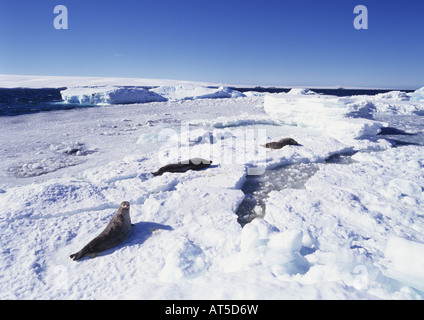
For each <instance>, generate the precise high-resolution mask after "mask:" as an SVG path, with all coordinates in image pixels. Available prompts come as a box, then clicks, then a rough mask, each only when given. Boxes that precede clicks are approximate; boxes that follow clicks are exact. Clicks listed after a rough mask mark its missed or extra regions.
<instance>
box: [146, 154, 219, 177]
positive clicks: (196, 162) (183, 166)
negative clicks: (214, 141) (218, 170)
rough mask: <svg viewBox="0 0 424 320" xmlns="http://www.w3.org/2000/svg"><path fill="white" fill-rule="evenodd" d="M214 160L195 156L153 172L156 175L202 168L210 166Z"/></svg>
mask: <svg viewBox="0 0 424 320" xmlns="http://www.w3.org/2000/svg"><path fill="white" fill-rule="evenodd" d="M211 164H212V161H209V160H205V159H202V158H193V159H190V160H185V161H181V162H177V163H171V164H168V165H166V166H164V167H162V168H160V169H159V170H158V171H156V172H153V173H152V174H153V175H154V176H159V175H162V174H163V173H165V172H186V171H188V170H201V169H205V168H208V167H210V165H211Z"/></svg>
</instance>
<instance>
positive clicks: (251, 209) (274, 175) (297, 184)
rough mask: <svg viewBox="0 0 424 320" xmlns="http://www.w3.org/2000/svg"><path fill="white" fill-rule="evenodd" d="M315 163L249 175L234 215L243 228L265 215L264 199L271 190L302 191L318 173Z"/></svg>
mask: <svg viewBox="0 0 424 320" xmlns="http://www.w3.org/2000/svg"><path fill="white" fill-rule="evenodd" d="M318 169H319V167H318V165H317V164H315V163H296V164H289V165H283V166H279V167H276V168H273V169H269V170H266V171H265V173H264V174H263V175H260V176H256V175H249V176H247V180H246V182H245V183H244V185H243V188H242V191H243V192H244V194H245V198H244V200H243V202H242V203H241V204H240V206H239V208H238V210H237V212H236V214H237V215H238V219H237V220H238V222H239V223H240V224H241V225H242V226H244V225H245V224H247V223H249V222H251V221H252V220H253V219H255V218H256V217H263V216H264V215H265V199H266V198H267V197H268V194H269V193H270V192H271V191H273V190H277V191H278V190H283V189H304V188H305V183H306V182H307V181H308V180H309V179H310V178H311V177H312V176H313V175H314V174H315V173H316V172H317V171H318Z"/></svg>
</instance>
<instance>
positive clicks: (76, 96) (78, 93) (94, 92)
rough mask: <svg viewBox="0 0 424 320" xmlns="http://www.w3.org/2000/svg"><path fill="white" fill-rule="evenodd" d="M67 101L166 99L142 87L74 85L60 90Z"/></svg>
mask: <svg viewBox="0 0 424 320" xmlns="http://www.w3.org/2000/svg"><path fill="white" fill-rule="evenodd" d="M60 94H61V95H62V99H63V100H64V101H65V103H77V104H92V105H102V104H129V103H146V102H153V101H166V99H165V98H164V97H162V96H160V95H159V94H157V93H155V92H151V91H149V90H147V89H145V88H140V87H113V86H105V87H74V88H67V89H65V90H62V91H61V92H60Z"/></svg>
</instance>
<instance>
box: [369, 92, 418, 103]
mask: <svg viewBox="0 0 424 320" xmlns="http://www.w3.org/2000/svg"><path fill="white" fill-rule="evenodd" d="M375 99H377V100H379V99H382V100H392V101H409V99H410V97H409V95H408V94H407V93H406V92H403V91H390V92H385V93H379V94H376V95H375Z"/></svg>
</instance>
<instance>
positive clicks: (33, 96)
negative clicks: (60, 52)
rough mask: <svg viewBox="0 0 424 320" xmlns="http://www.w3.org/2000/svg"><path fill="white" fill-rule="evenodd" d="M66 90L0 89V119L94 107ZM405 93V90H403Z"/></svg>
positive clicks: (274, 90)
mask: <svg viewBox="0 0 424 320" xmlns="http://www.w3.org/2000/svg"><path fill="white" fill-rule="evenodd" d="M64 89H66V88H43V89H27V88H14V89H6V88H0V117H5V116H19V115H22V114H29V113H37V112H46V111H54V110H69V109H74V108H88V107H95V106H93V105H81V104H69V103H63V101H62V97H61V95H60V91H61V90H64ZM234 89H235V90H238V91H241V92H244V91H252V88H234ZM253 90H254V91H260V92H270V93H277V92H288V91H290V89H287V88H266V87H257V88H254V89H253ZM311 90H312V91H315V92H317V93H323V94H329V95H336V96H351V95H364V94H366V95H374V94H377V93H383V92H388V91H389V90H355V89H313V88H312V89H311ZM403 91H405V90H403Z"/></svg>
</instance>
